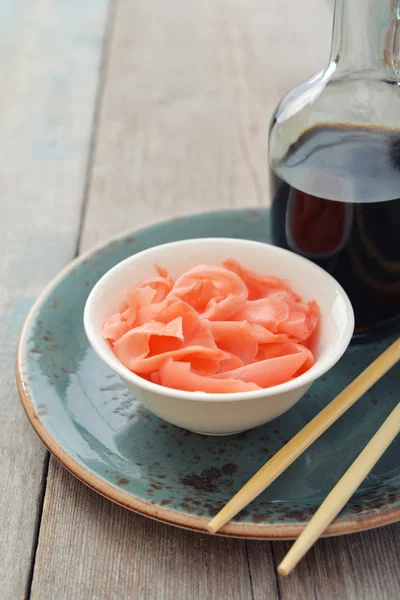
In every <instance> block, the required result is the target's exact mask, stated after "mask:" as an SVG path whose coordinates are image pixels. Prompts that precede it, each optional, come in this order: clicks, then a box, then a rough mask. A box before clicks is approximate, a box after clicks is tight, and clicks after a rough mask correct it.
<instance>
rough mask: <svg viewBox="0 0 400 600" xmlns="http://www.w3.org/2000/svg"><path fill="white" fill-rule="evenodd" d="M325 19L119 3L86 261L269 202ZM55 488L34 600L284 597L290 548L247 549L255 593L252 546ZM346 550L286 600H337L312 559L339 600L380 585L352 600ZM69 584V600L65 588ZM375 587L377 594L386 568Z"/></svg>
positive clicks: (239, 8)
mask: <svg viewBox="0 0 400 600" xmlns="http://www.w3.org/2000/svg"><path fill="white" fill-rule="evenodd" d="M330 17H331V3H330V2H325V3H324V2H321V1H320V0H303V2H301V3H293V2H290V1H289V0H286V1H281V2H278V0H276V1H273V0H269V1H261V0H260V1H258V0H252V1H251V2H245V1H244V0H242V1H238V0H236V2H229V1H228V0H225V1H222V0H220V1H219V2H214V3H211V2H210V3H200V2H192V3H190V6H189V4H188V3H186V2H184V1H183V0H171V1H170V2H169V3H168V5H166V6H165V7H164V6H163V5H161V4H160V3H158V2H156V1H155V0H148V2H146V3H130V2H128V0H120V1H119V3H118V6H117V13H116V23H115V28H114V35H113V43H112V47H111V54H110V57H109V62H108V71H107V75H106V90H105V96H104V102H103V106H102V112H101V119H100V128H99V132H98V140H97V146H96V154H95V160H94V167H93V172H92V180H91V188H90V196H89V203H88V207H87V213H86V220H85V223H84V228H83V239H82V246H81V247H82V249H88V248H89V247H91V246H92V245H93V244H95V243H98V242H99V241H101V240H102V239H105V238H107V237H109V236H111V235H114V234H116V233H118V232H119V231H121V230H123V229H126V228H127V227H132V228H134V227H137V226H140V225H141V224H143V223H145V222H149V221H152V220H159V219H161V218H166V217H169V216H172V215H176V214H182V213H186V212H195V211H199V212H200V211H203V210H209V209H212V208H223V207H232V206H246V205H254V204H262V203H264V202H266V201H267V169H266V155H267V148H266V142H267V130H268V121H269V117H270V114H271V112H272V110H273V107H274V106H275V104H276V102H277V101H278V99H279V98H280V97H281V96H282V94H283V93H284V92H285V91H286V90H288V89H289V88H290V87H291V85H292V84H293V82H294V81H296V80H297V81H298V80H301V79H303V78H304V77H306V76H307V75H309V74H311V73H313V72H314V71H316V70H317V68H319V67H320V66H322V64H323V62H324V59H325V57H326V56H327V54H328V47H329V40H330V27H331V19H330ZM310 37H313V39H314V40H315V46H311V47H309V46H308V42H309V39H310ZM282 40H284V44H282ZM282 48H284V50H283V49H282ZM299 48H300V49H301V52H302V56H301V61H298V60H297V59H295V58H294V57H296V56H297V54H296V53H297V52H298V51H299ZM315 48H317V51H315ZM48 481H49V487H48V490H47V495H46V504H45V509H44V520H43V523H42V528H41V535H40V540H39V547H38V553H37V563H36V570H35V576H34V585H33V588H32V598H38V599H39V598H40V599H42V598H45V599H46V598H48V597H52V596H53V595H54V596H57V597H59V598H60V599H62V598H69V597H74V598H78V599H79V598H87V597H90V598H94V599H96V598H103V597H110V598H122V599H123V598H125V597H126V598H132V597H134V598H139V599H141V598H146V600H152V599H153V598H154V599H170V598H174V600H175V598H176V599H177V600H179V599H180V598H182V599H184V598H185V599H186V598H191V599H193V600H197V599H200V598H218V599H219V598H221V599H222V598H237V597H240V598H248V597H251V595H250V594H251V593H252V594H253V597H254V598H255V600H257V599H259V600H261V599H262V598H271V599H272V598H276V597H277V591H276V579H275V575H274V561H275V563H276V561H277V560H279V557H280V556H281V555H282V553H283V551H284V548H285V547H287V544H279V543H273V544H272V546H271V544H269V543H256V542H251V543H249V545H248V559H249V563H250V567H251V579H252V586H251V585H250V583H251V582H250V580H249V574H248V571H247V565H246V561H245V556H246V547H245V545H244V543H243V542H237V541H227V540H218V539H211V538H205V537H203V536H197V535H195V534H191V533H188V532H182V531H178V530H173V529H171V528H169V527H167V526H164V525H160V524H157V523H153V522H150V521H146V520H144V519H143V518H141V517H138V516H136V515H133V514H130V513H128V512H126V511H123V510H122V509H120V508H118V507H115V506H113V505H111V504H110V503H108V502H107V501H105V500H103V499H101V498H98V497H96V496H95V495H94V494H93V493H92V492H90V491H89V490H86V488H84V487H83V486H82V485H81V484H79V483H78V482H76V481H75V480H74V479H73V478H72V477H71V476H70V475H69V474H68V473H66V472H65V471H63V470H62V469H61V468H60V467H58V466H57V465H56V464H55V463H54V462H53V463H52V466H51V470H50V473H49V480H48ZM384 532H385V530H382V532H379V533H378V532H376V533H375V532H374V533H369V534H363V535H360V536H355V537H356V538H357V539H362V540H364V537H363V536H368V538H365V539H366V541H365V542H364V541H362V542H359V543H360V544H361V545H362V547H363V553H361V554H362V555H363V556H364V559H363V560H364V562H363V563H362V564H363V565H369V564H370V563H371V560H372V559H371V556H370V554H369V553H368V543H369V541H370V540H372V543H373V544H376V543H377V542H376V538H375V536H376V535H378V536H382V537H381V538H380V539H381V540H382V543H383V540H384V539H385V537H384V536H385V533H384ZM351 539H352V538H343V540H340V541H337V540H328V541H323V542H320V544H318V545H317V546H316V549H315V552H316V553H317V554H316V558H315V566H314V567H312V566H310V565H309V564H308V562H306V563H303V564H302V565H301V566H300V568H299V570H297V571H296V573H295V574H294V575H293V576H292V577H291V579H288V580H285V581H284V582H283V581H280V594H281V595H282V598H288V599H289V598H290V599H291V600H292V598H293V599H295V598H301V600H303V599H304V600H307V599H308V598H315V597H318V598H319V597H321V598H325V597H326V598H328V597H329V590H328V589H325V588H324V585H325V586H326V585H327V584H326V583H324V581H325V582H330V581H331V580H332V577H331V575H330V574H329V568H328V567H326V570H324V569H325V567H324V566H323V560H324V558H323V555H322V554H321V553H319V554H318V552H319V548H320V546H321V547H322V548H324V547H325V545H327V546H326V547H327V548H329V552H331V553H332V554H333V553H335V552H340V553H341V554H340V555H338V556H337V557H336V558H335V557H334V558H335V560H336V565H335V567H334V568H335V571H334V572H335V576H334V577H335V586H336V588H335V589H336V591H335V593H336V594H337V596H336V597H337V598H338V599H339V598H341V597H342V598H347V597H349V598H357V597H358V598H360V597H367V595H366V594H368V593H369V592H368V590H367V588H366V586H369V585H370V580H368V579H366V580H365V584H364V583H363V582H364V579H363V575H362V571H361V570H360V573H361V575H360V578H359V580H357V585H358V586H359V588H358V590H359V595H358V596H356V595H355V594H354V593H353V592H352V593H353V595H352V596H351V595H349V596H346V594H347V591H346V589H347V588H348V589H351V590H353V591H354V590H355V587H354V585H353V587H352V586H351V585H350V584H349V581H350V580H352V577H353V581H354V573H353V570H352V569H353V567H351V566H350V565H351V561H350V559H349V557H350V553H351V552H352V551H353V546H352V543H351V541H348V540H351ZM354 539H355V538H354ZM374 540H375V541H374ZM337 544H339V545H340V546H337ZM348 544H350V545H348ZM391 544H392V548H394V549H395V550H396V549H397V547H394V546H393V543H391ZM271 547H272V549H273V550H274V557H272V555H271ZM375 547H378V548H379V550H380V551H382V549H381V547H380V545H379V544H378V546H375ZM326 553H327V551H326V552H325V554H326ZM328 554H329V553H328ZM339 556H340V557H341V558H339ZM272 558H274V560H272ZM330 558H331V560H333V558H332V557H330ZM325 564H327V565H332V562H331V563H329V562H326V563H325ZM332 568H333V567H332ZM67 569H68V570H67ZM178 569H182V570H183V571H182V570H181V571H180V572H181V573H182V572H183V573H184V574H183V575H180V578H181V579H180V580H181V585H180V587H179V588H176V587H174V585H175V583H174V581H175V577H177V573H178ZM310 570H311V575H310ZM382 572H385V571H382ZM71 573H73V576H72V577H71V576H70V574H71ZM67 576H68V581H69V588H68V590H67V591H66V590H65V589H64V588H63V586H62V585H61V584H60V583H59V581H63V580H65V578H66V577H67ZM373 577H374V578H375V581H376V586H378V584H379V581H380V573H379V569H378V568H377V567H374V576H373ZM235 583H236V585H235ZM346 585H347V588H346ZM218 586H219V587H218ZM372 589H374V590H375V589H377V587H376V588H372ZM384 589H385V588H384ZM387 589H389V588H387ZM323 594H325V596H324V595H323ZM340 594H342V596H340ZM363 594H364V595H363ZM368 597H369V596H368ZM370 597H371V598H372V596H370ZM376 597H380V596H379V595H377V596H376Z"/></svg>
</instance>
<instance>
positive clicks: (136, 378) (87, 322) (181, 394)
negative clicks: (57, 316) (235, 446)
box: [83, 237, 354, 402]
mask: <svg viewBox="0 0 400 600" xmlns="http://www.w3.org/2000/svg"><path fill="white" fill-rule="evenodd" d="M204 243H207V244H208V245H210V244H212V243H219V244H220V243H224V244H226V245H227V246H228V245H229V244H236V245H242V246H247V247H248V246H253V247H254V246H258V247H259V248H260V249H264V250H266V251H268V252H272V253H275V254H283V255H286V256H290V259H291V260H293V261H294V262H295V263H296V262H297V263H298V264H299V263H302V264H303V265H305V266H306V268H307V269H309V270H311V271H314V272H315V273H318V275H319V276H320V277H321V276H322V277H323V278H325V279H326V280H327V281H330V283H331V284H334V286H335V288H336V290H335V291H336V294H337V296H338V297H341V298H342V299H343V301H344V304H345V308H346V323H345V327H344V328H343V330H342V331H341V335H340V337H339V340H338V342H337V344H336V347H335V349H334V351H333V352H332V353H331V354H329V358H328V359H325V360H324V361H320V362H319V361H318V360H317V361H316V362H315V364H314V365H313V366H312V367H311V368H310V369H309V370H308V371H306V372H305V373H303V374H302V375H300V376H299V377H296V378H295V379H292V380H290V381H288V382H286V383H281V384H279V385H276V386H272V387H270V388H263V389H261V390H255V391H248V392H232V393H208V392H190V391H185V390H176V389H174V388H168V387H165V386H162V385H158V384H155V383H153V382H151V381H148V380H146V379H144V378H143V377H140V375H136V374H135V373H133V372H132V371H130V370H129V369H128V368H127V367H125V366H124V365H123V364H122V363H121V362H120V361H119V359H118V358H117V357H116V356H115V355H114V354H107V353H105V352H104V348H103V342H104V340H103V338H102V336H101V331H100V330H99V331H97V328H96V327H95V325H94V323H93V312H94V306H95V301H96V296H97V294H98V293H99V291H100V290H101V289H103V288H104V287H105V286H106V285H107V282H108V280H109V278H110V277H111V276H112V275H113V274H114V273H116V272H118V271H121V270H123V269H125V268H127V267H129V266H131V264H132V263H135V262H136V260H137V259H138V257H142V256H144V255H149V256H151V254H153V253H154V251H156V250H157V251H158V252H159V251H160V250H162V249H163V248H172V247H177V248H179V247H182V246H196V245H199V244H204ZM228 254H229V252H228ZM317 301H318V299H317ZM83 324H84V328H85V332H86V336H87V338H88V340H89V343H90V345H91V346H92V348H93V350H94V351H95V352H96V354H97V355H98V356H99V358H100V359H101V360H102V361H103V362H104V363H105V364H106V365H107V366H108V367H109V368H110V369H112V370H113V371H114V372H115V373H117V374H118V375H119V376H120V377H121V378H122V379H124V380H125V381H128V382H129V383H131V384H132V385H134V386H136V387H138V388H142V389H143V390H145V391H147V392H151V393H154V394H158V395H160V396H165V397H170V398H171V397H173V398H176V399H181V400H188V401H194V402H198V401H201V402H215V401H218V402H232V401H245V400H255V399H258V398H268V397H272V396H277V395H280V394H284V393H286V392H289V391H292V390H295V389H298V388H300V387H302V386H306V385H311V384H312V383H313V382H314V381H315V380H316V379H318V378H319V377H321V376H322V375H324V374H325V373H326V372H327V371H329V370H330V369H331V368H332V367H333V366H334V365H335V364H336V363H337V362H338V360H339V359H340V358H341V357H342V356H343V354H344V352H345V351H346V349H347V347H348V345H349V343H350V340H351V338H352V335H353V331H354V311H353V307H352V305H351V302H350V299H349V297H348V295H347V293H346V292H345V290H344V289H343V287H342V286H341V285H340V284H339V282H338V281H336V279H334V277H332V275H330V274H329V273H327V272H326V271H325V270H324V269H322V268H321V267H319V266H318V265H316V264H315V263H313V262H312V261H310V260H309V259H308V258H305V257H303V256H301V255H299V254H296V253H294V252H291V251H290V250H286V249H285V248H280V247H278V246H274V245H272V244H268V243H265V242H258V241H255V240H247V239H242V238H230V237H229V238H222V237H217V238H216V237H213V238H207V237H204V238H192V239H188V240H179V241H174V242H168V243H165V244H159V245H157V246H152V247H151V248H147V249H146V250H142V251H140V252H137V253H135V254H132V255H131V256H129V257H128V258H125V259H124V260H122V261H120V262H119V263H117V264H116V265H114V266H113V267H112V268H111V269H109V270H108V271H107V272H106V273H104V274H103V275H102V276H101V277H100V279H99V280H98V281H97V282H96V284H95V285H94V287H93V288H92V290H91V291H90V293H89V296H88V298H87V300H86V303H85V307H84V314H83Z"/></svg>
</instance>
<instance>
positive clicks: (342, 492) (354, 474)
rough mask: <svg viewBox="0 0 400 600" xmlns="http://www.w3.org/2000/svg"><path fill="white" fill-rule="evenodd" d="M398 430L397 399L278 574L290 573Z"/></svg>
mask: <svg viewBox="0 0 400 600" xmlns="http://www.w3.org/2000/svg"><path fill="white" fill-rule="evenodd" d="M399 432H400V403H399V404H398V405H397V406H396V408H395V409H394V410H393V411H392V412H391V413H390V415H389V416H388V418H387V419H386V421H385V422H384V423H383V425H382V426H381V427H380V428H379V429H378V431H377V432H376V434H375V435H374V437H373V438H372V439H371V441H370V442H369V443H368V444H367V445H366V446H365V448H364V450H363V451H362V452H361V454H360V455H359V456H358V457H357V458H356V460H355V461H354V462H353V464H352V465H351V467H350V468H349V469H348V470H347V471H346V473H345V474H344V475H343V477H342V478H341V479H340V480H339V481H338V483H337V484H336V485H335V487H334V488H333V490H332V491H331V492H330V493H329V494H328V496H327V497H326V498H325V500H324V501H323V503H322V504H321V506H320V507H319V509H318V510H317V512H316V513H315V514H314V516H313V517H312V519H311V520H310V521H309V523H308V524H307V526H306V528H305V529H304V531H303V532H302V533H301V535H300V536H299V537H298V538H297V540H296V541H295V543H294V544H293V546H292V547H291V548H290V550H289V552H288V553H287V554H286V556H285V558H284V559H283V561H282V562H281V564H280V565H279V567H278V573H279V574H280V575H289V573H290V572H291V571H292V569H293V568H294V567H295V566H296V565H297V563H298V562H299V560H300V559H301V558H303V556H304V555H305V554H306V552H308V550H309V549H310V548H311V546H312V545H313V544H314V542H315V541H316V540H317V539H318V538H319V536H320V535H321V534H322V533H323V532H324V531H325V529H326V528H327V527H328V525H329V523H331V522H332V521H333V519H334V518H335V517H336V515H337V514H338V513H339V512H340V511H341V509H342V508H343V506H344V505H345V504H346V502H347V501H348V500H349V499H350V497H351V496H352V495H353V493H354V492H355V491H356V489H357V488H358V486H359V485H360V484H361V483H362V481H363V480H364V479H365V478H366V476H367V475H368V473H369V472H370V471H371V469H372V468H373V466H374V465H375V463H376V462H377V461H378V460H379V458H380V457H381V456H382V454H383V453H384V452H385V450H386V449H387V448H388V447H389V446H390V444H391V443H392V441H393V440H394V438H395V437H396V435H397V434H398V433H399Z"/></svg>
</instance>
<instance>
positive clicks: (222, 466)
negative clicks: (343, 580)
mask: <svg viewBox="0 0 400 600" xmlns="http://www.w3.org/2000/svg"><path fill="white" fill-rule="evenodd" d="M205 232H206V235H207V236H210V237H214V236H215V237H218V236H221V237H240V238H250V239H255V240H267V238H268V235H267V232H268V212H267V211H262V210H261V211H255V210H254V211H245V210H239V211H229V212H219V213H212V214H203V215H200V216H192V217H187V218H183V219H175V220H173V221H169V222H167V223H162V224H160V225H155V226H152V227H149V228H147V229H142V230H140V231H137V232H135V233H133V234H131V235H126V236H125V237H121V238H119V239H117V240H115V241H113V242H111V243H109V244H107V245H105V246H103V247H102V248H99V249H97V250H95V251H93V252H92V253H90V254H88V255H86V256H83V257H82V258H79V259H78V260H77V261H75V262H74V263H73V264H72V265H70V266H69V267H68V268H67V269H66V270H64V271H63V272H62V273H61V274H60V275H59V276H58V277H57V279H56V280H55V281H53V283H52V284H51V285H50V286H49V287H48V288H47V289H46V290H45V291H44V292H43V294H42V295H41V297H40V298H39V300H38V302H37V303H36V305H35V306H34V308H33V309H32V311H31V313H30V315H29V317H28V320H27V322H26V324H25V327H24V330H23V333H22V337H21V341H20V346H19V351H18V365H17V379H18V384H19V390H20V394H21V398H22V402H23V405H24V407H25V410H26V412H27V414H28V417H29V419H30V421H31V423H32V425H33V427H34V428H35V430H36V431H37V433H38V435H39V436H40V437H41V439H42V440H43V442H44V443H45V444H46V446H47V447H48V448H49V450H50V451H51V452H52V453H53V454H54V456H55V457H56V458H57V459H58V460H59V461H60V462H61V463H62V464H63V465H64V466H65V467H66V468H67V469H69V470H70V471H71V472H72V473H73V474H74V475H76V476H77V477H78V478H79V479H81V480H82V481H83V482H84V483H86V484H87V485H89V486H90V487H91V488H93V489H95V490H96V491H98V492H99V493H101V494H102V495H103V496H106V497H108V498H110V500H113V501H115V502H117V503H119V504H122V505H123V506H126V507H127V508H130V509H132V510H135V511H137V512H139V513H142V514H144V515H146V516H149V517H153V518H155V519H159V520H160V521H164V522H166V523H170V524H173V525H178V526H181V527H187V528H189V529H194V530H198V531H205V526H206V523H207V521H208V520H209V519H210V517H212V516H213V515H215V514H216V512H217V511H218V509H220V508H221V507H222V506H223V505H224V504H225V503H226V502H227V500H229V499H230V498H231V496H232V495H233V493H234V492H236V491H237V490H238V489H239V488H240V487H241V486H242V485H243V484H244V483H245V482H246V481H247V480H248V479H249V477H251V476H252V475H253V474H254V473H255V471H256V470H257V469H258V468H259V467H261V466H262V465H263V464H264V463H265V462H266V461H267V459H268V458H269V457H271V456H272V455H273V454H274V453H275V452H276V451H277V450H278V449H279V448H281V446H282V445H283V444H284V443H285V442H286V441H288V440H289V439H290V438H291V437H292V436H293V435H294V434H295V433H296V432H297V431H298V430H299V429H301V428H302V427H303V426H304V425H305V423H307V422H308V421H309V420H310V419H311V418H312V417H313V416H314V415H315V414H316V413H318V412H319V411H320V410H321V409H322V408H323V407H324V406H325V405H326V404H327V403H328V402H329V401H330V400H331V399H332V398H333V397H334V396H335V394H337V393H338V392H339V391H340V390H341V389H343V388H344V387H345V385H346V384H348V383H349V382H350V381H351V380H352V379H353V378H354V377H355V376H356V375H357V374H358V373H359V372H360V371H361V370H362V369H364V368H365V367H366V366H367V365H368V364H369V363H370V362H371V361H372V360H373V359H374V358H375V357H376V356H378V354H380V352H382V351H383V350H384V348H385V347H386V346H387V345H388V344H389V343H390V341H391V338H390V336H389V337H387V338H386V339H383V340H380V341H379V342H375V343H371V344H364V345H358V346H356V345H353V346H351V347H350V348H349V349H348V351H347V352H346V354H345V356H344V357H343V358H342V360H341V361H340V362H339V363H338V364H337V365H336V366H335V367H334V369H333V370H331V371H330V372H329V373H328V374H327V375H326V376H324V377H322V378H321V379H320V380H319V381H317V382H316V383H315V384H314V385H313V386H312V388H311V390H310V391H309V393H308V394H307V395H306V396H304V398H303V399H302V400H301V401H300V402H299V403H298V404H296V406H295V407H294V408H292V409H291V410H290V411H289V412H287V413H286V414H284V415H283V416H281V417H280V418H278V419H276V420H275V421H272V422H271V423H269V424H267V425H264V426H263V427H259V428H258V429H254V430H252V431H248V432H246V433H244V434H240V435H236V436H230V437H223V438H215V437H203V436H200V435H196V434H193V433H189V432H188V431H184V430H182V429H179V428H177V427H174V426H172V425H169V424H167V423H165V422H163V421H161V420H160V419H158V418H157V417H155V416H153V415H152V414H150V413H149V412H148V411H147V410H146V409H144V408H143V407H142V406H141V405H140V404H139V402H138V401H137V400H136V399H135V398H133V397H132V396H131V395H130V394H129V393H128V392H127V391H126V389H125V388H124V386H123V385H122V384H121V382H120V380H119V379H118V377H117V376H115V375H114V374H113V373H112V372H111V371H110V370H109V369H108V368H107V367H105V366H104V365H103V364H102V362H101V361H100V360H99V359H98V358H97V356H96V355H95V354H94V352H93V351H92V349H91V348H90V347H89V344H88V341H87V339H86V336H85V333H84V330H83V325H82V315H83V308H84V305H85V301H86V298H87V296H88V293H89V292H90V290H91V288H92V286H93V285H94V284H95V283H96V281H97V280H98V279H99V277H101V276H102V275H103V273H105V272H106V271H107V270H108V269H110V268H111V267H112V266H114V265H115V264H116V263H118V262H119V261H121V260H123V259H124V258H126V257H128V256H130V255H131V254H133V253H135V252H139V251H140V250H143V249H145V248H148V247H150V246H154V245H156V244H161V243H164V242H170V241H173V240H181V239H186V238H194V237H200V236H203V235H205ZM392 338H394V336H392ZM399 382H400V365H398V366H397V367H395V368H394V369H392V371H391V372H389V373H388V374H387V375H386V377H385V378H384V379H383V380H381V381H380V382H378V383H377V384H376V385H375V387H374V388H373V389H372V390H371V391H370V392H369V393H367V394H366V395H365V397H364V398H363V399H361V400H360V401H359V402H358V403H357V404H356V405H355V406H354V407H353V408H352V409H351V410H349V411H348V412H347V413H346V414H345V415H344V416H343V417H342V418H341V419H340V420H339V421H338V422H337V423H336V424H335V425H334V426H332V427H331V428H330V429H329V430H328V431H327V432H326V433H325V434H324V435H323V436H322V437H321V438H320V439H319V440H317V441H316V442H315V443H314V444H313V445H312V446H311V447H310V448H309V449H308V450H307V452H305V453H304V454H303V455H302V456H301V457H300V458H298V460H297V461H296V462H295V463H294V464H293V465H292V466H291V467H290V468H289V469H288V470H287V471H286V472H285V473H284V474H283V475H282V476H281V477H280V478H279V479H278V480H277V481H275V483H273V484H272V485H271V486H270V488H269V489H268V490H267V491H265V492H264V493H263V494H262V495H261V496H260V497H258V498H257V499H256V500H255V501H254V502H253V503H252V504H251V505H250V506H249V507H248V508H247V509H246V510H244V511H242V512H241V513H240V514H239V515H238V516H237V518H236V519H235V520H234V521H233V522H232V523H230V524H229V525H227V526H226V527H225V528H224V529H223V531H222V533H223V534H225V535H232V536H239V537H250V538H264V539H271V538H293V537H296V536H298V535H299V533H300V532H301V530H302V528H303V527H304V525H305V524H306V523H307V521H308V520H309V519H310V516H311V515H312V514H313V512H314V511H315V510H316V508H317V506H318V505H319V504H320V502H321V501H322V499H323V498H324V496H325V495H326V494H327V493H328V491H329V490H330V489H331V487H332V486H333V484H334V483H335V482H336V481H337V480H338V479H339V478H340V476H341V475H342V473H343V472H344V471H345V469H346V468H347V467H348V466H349V465H350V463H351V462H352V461H353V460H354V458H355V457H356V456H357V454H358V453H359V452H360V450H361V449H362V448H363V446H364V445H365V444H366V443H367V441H368V440H369V439H370V438H371V436H372V435H373V434H374V432H375V431H376V430H377V429H378V427H379V426H380V425H381V424H382V422H383V421H384V419H385V418H386V417H387V416H388V414H389V413H390V411H391V410H392V409H393V407H394V406H395V404H396V402H397V401H398V399H399V391H400V389H399V388H400V385H399ZM399 456H400V437H399V439H397V440H395V441H394V443H393V444H392V446H391V447H390V448H389V450H388V451H387V452H386V453H385V455H384V456H383V458H382V459H381V460H380V461H379V463H378V464H377V465H376V467H375V468H374V470H373V472H372V473H371V474H370V475H369V476H368V478H367V479H366V480H365V481H364V482H363V484H362V485H361V487H360V489H359V490H358V491H357V492H356V494H355V495H354V496H353V498H352V499H351V501H350V502H349V503H348V505H347V506H346V507H345V509H344V510H343V511H342V512H341V514H340V515H339V516H338V517H337V519H336V520H335V522H334V523H332V525H331V526H330V527H329V529H328V530H327V534H330V535H334V534H341V533H349V532H352V531H360V530H363V529H368V528H371V527H376V526H379V525H384V524H387V523H391V522H393V521H396V520H399V518H400V466H399Z"/></svg>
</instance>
